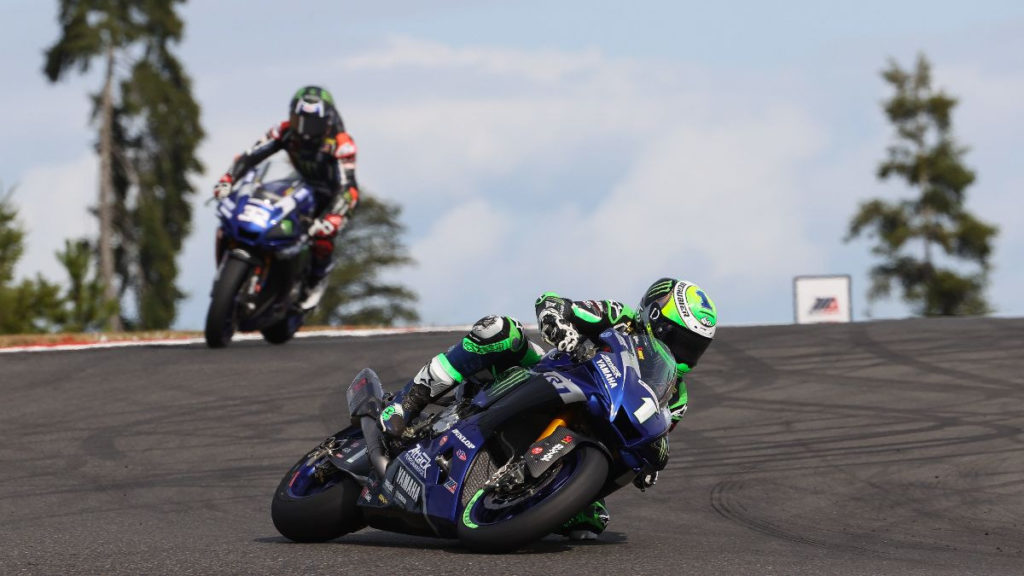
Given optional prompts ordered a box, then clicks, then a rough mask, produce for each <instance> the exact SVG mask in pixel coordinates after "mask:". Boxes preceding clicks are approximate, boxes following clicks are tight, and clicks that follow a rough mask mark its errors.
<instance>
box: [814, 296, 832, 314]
mask: <svg viewBox="0 0 1024 576" xmlns="http://www.w3.org/2000/svg"><path fill="white" fill-rule="evenodd" d="M808 313H810V314H812V315H817V314H838V313H839V300H837V299H836V298H835V297H834V296H826V297H824V298H815V299H814V304H813V305H812V306H811V309H810V310H809V311H808Z"/></svg>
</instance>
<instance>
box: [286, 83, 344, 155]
mask: <svg viewBox="0 0 1024 576" xmlns="http://www.w3.org/2000/svg"><path fill="white" fill-rule="evenodd" d="M334 115H335V111H334V97H333V96H331V93H330V92H328V91H327V90H324V89H323V88H321V87H319V86H305V87H303V88H299V91H298V92H296V93H295V96H292V101H291V108H290V109H289V116H288V120H289V126H290V127H291V130H292V133H293V134H294V135H295V136H296V137H298V139H299V140H300V141H301V142H304V143H311V142H316V143H317V144H319V143H320V141H321V140H322V139H323V138H324V136H326V135H327V130H328V129H330V127H331V124H333V123H334Z"/></svg>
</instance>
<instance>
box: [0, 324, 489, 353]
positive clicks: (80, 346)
mask: <svg viewBox="0 0 1024 576" xmlns="http://www.w3.org/2000/svg"><path fill="white" fill-rule="evenodd" d="M470 328H471V326H417V327H407V328H346V329H343V328H334V329H324V330H303V331H301V332H297V333H296V334H295V338H344V337H353V338H361V337H367V336H388V335H391V334H428V333H431V332H468V331H469V330H470ZM262 339H263V336H261V335H260V334H259V333H258V332H248V333H242V334H235V336H234V338H232V341H233V342H245V341H249V340H262ZM204 343H205V340H204V339H203V338H198V337H197V338H153V339H142V340H108V341H105V342H104V341H98V342H75V343H52V344H29V345H26V346H8V347H0V354H10V353H14V352H57V351H65V350H93V349H99V348H130V347H134V346H187V345H190V344H204Z"/></svg>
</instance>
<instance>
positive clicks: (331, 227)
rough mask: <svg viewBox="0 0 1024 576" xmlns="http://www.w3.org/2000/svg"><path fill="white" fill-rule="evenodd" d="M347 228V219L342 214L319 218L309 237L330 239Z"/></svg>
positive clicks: (312, 226) (310, 229)
mask: <svg viewBox="0 0 1024 576" xmlns="http://www.w3.org/2000/svg"><path fill="white" fill-rule="evenodd" d="M344 227H345V217H344V216H342V215H341V214H327V215H325V216H324V217H323V218H317V219H316V220H314V221H313V224H312V225H311V226H310V227H309V235H310V236H316V237H319V238H329V237H331V236H334V235H335V234H337V233H338V232H339V231H340V230H341V229H342V228H344Z"/></svg>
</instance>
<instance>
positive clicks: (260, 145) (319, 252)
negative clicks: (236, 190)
mask: <svg viewBox="0 0 1024 576" xmlns="http://www.w3.org/2000/svg"><path fill="white" fill-rule="evenodd" d="M281 150H284V151H285V152H286V153H287V154H288V159H289V160H290V161H291V163H292V166H294V168H295V170H296V172H298V174H299V176H300V177H301V178H302V179H303V180H304V181H305V182H306V183H307V184H308V185H309V186H310V188H312V189H313V192H314V197H315V200H316V220H315V221H314V223H313V224H312V225H311V226H310V228H309V234H310V236H311V237H312V238H313V244H312V250H311V252H312V256H313V258H312V268H311V270H310V277H309V279H308V283H307V284H308V286H311V287H317V286H322V285H323V284H324V283H322V282H321V281H322V280H324V279H325V278H326V276H327V274H328V273H329V272H330V270H331V267H332V264H333V262H332V255H333V253H334V240H335V237H336V236H337V234H338V232H339V231H341V229H342V228H344V227H345V224H347V221H348V218H349V217H351V215H352V213H353V210H354V208H355V207H356V204H357V203H358V202H359V186H358V184H357V182H356V171H355V170H356V144H355V141H353V140H352V137H351V136H349V134H348V133H347V132H345V126H344V123H343V122H342V121H341V116H340V115H338V114H335V115H334V116H333V119H332V125H331V126H330V127H329V129H328V131H327V136H326V137H324V138H323V139H321V140H319V141H314V142H311V143H310V142H305V141H303V140H302V139H300V138H298V137H293V135H292V131H291V128H290V122H289V121H288V120H285V121H284V122H281V123H280V124H279V125H277V126H275V127H273V128H271V129H270V130H269V131H268V132H267V133H266V135H265V136H264V137H263V138H262V139H260V140H259V141H258V142H256V144H255V145H253V147H252V148H250V149H248V150H246V151H245V152H243V153H242V154H240V155H239V156H237V157H236V158H235V161H234V163H233V164H232V165H231V168H230V169H229V170H228V171H227V172H226V173H225V174H224V176H222V177H221V179H220V182H219V183H218V185H217V186H218V187H219V188H221V189H223V188H225V187H226V188H227V189H228V190H230V186H231V185H232V184H233V183H234V182H235V181H236V180H237V179H238V178H240V177H242V176H243V175H245V174H246V173H247V172H249V170H252V169H253V168H254V167H255V166H256V165H258V164H259V163H260V162H263V161H264V160H266V159H267V158H269V157H270V156H271V155H273V154H275V153H277V152H279V151H281ZM214 194H215V195H217V196H220V194H219V193H218V192H217V188H215V192H214ZM219 260H220V254H219V253H218V261H219ZM317 300H318V298H317ZM304 307H307V306H305V305H304Z"/></svg>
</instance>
